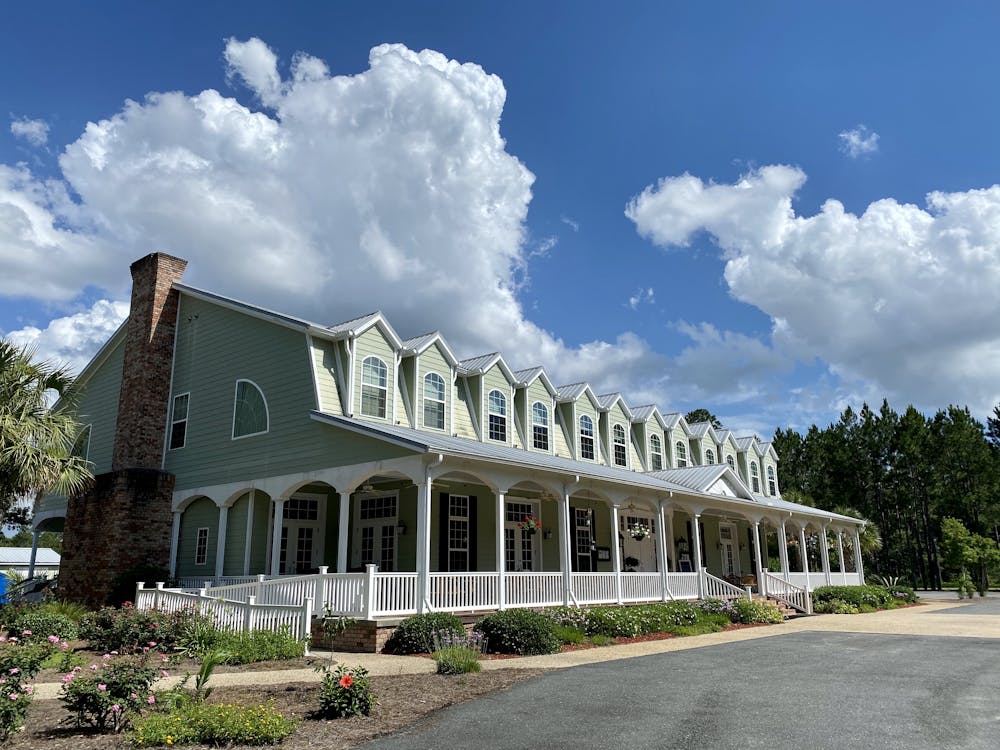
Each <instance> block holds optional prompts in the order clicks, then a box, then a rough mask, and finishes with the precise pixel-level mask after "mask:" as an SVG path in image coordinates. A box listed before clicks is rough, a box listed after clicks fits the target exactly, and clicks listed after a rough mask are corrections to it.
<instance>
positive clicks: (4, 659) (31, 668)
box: [0, 636, 59, 741]
mask: <svg viewBox="0 0 1000 750" xmlns="http://www.w3.org/2000/svg"><path fill="white" fill-rule="evenodd" d="M58 647H59V644H58V642H56V643H53V642H51V641H49V640H45V641H40V642H39V641H22V640H19V639H18V638H17V637H16V636H15V637H13V638H0V675H2V676H0V683H2V688H3V689H2V691H0V741H3V740H6V739H8V738H9V737H10V736H11V735H13V734H15V733H16V732H18V731H19V730H20V729H21V727H22V726H24V717H25V716H26V715H27V713H28V706H29V705H30V704H31V696H32V693H33V692H34V688H32V686H31V685H29V684H28V681H29V680H32V679H33V678H34V677H35V675H36V674H38V671H39V670H40V669H41V667H42V664H43V662H44V661H45V659H46V658H48V657H49V656H50V655H51V654H52V653H54V652H55V651H56V650H57V649H58Z"/></svg>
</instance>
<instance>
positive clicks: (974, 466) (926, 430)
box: [774, 401, 1000, 588]
mask: <svg viewBox="0 0 1000 750" xmlns="http://www.w3.org/2000/svg"><path fill="white" fill-rule="evenodd" d="M774 449H775V451H777V453H778V457H779V459H780V461H781V464H780V474H779V476H780V478H781V494H782V497H784V498H785V499H786V500H789V501H791V502H799V503H803V504H806V505H812V506H815V507H817V508H821V509H823V510H834V509H837V508H845V507H849V508H853V509H856V510H857V511H858V512H859V513H861V514H862V515H863V516H864V517H865V518H866V519H868V520H870V521H872V522H873V523H874V524H876V525H877V526H878V529H879V530H880V531H881V537H882V546H881V549H879V550H877V551H871V552H869V554H868V555H867V556H866V558H870V559H866V560H865V564H866V566H867V567H866V569H867V570H870V571H871V572H874V573H878V574H880V575H883V576H900V577H903V578H906V579H908V580H909V581H910V582H911V583H913V584H914V585H916V586H921V587H924V588H941V585H942V583H943V581H945V580H948V579H957V578H958V577H959V576H960V575H962V574H963V570H962V569H961V568H963V567H964V564H961V563H960V562H959V558H956V555H955V554H951V546H953V545H954V542H953V540H954V529H955V528H957V527H955V526H954V525H952V524H948V523H945V522H946V519H955V520H956V521H958V522H960V524H961V525H962V526H964V528H965V529H967V530H968V532H969V534H971V535H973V538H975V536H976V535H978V537H980V538H982V539H983V541H984V542H985V543H987V544H989V545H992V546H993V547H995V546H996V544H997V543H998V542H1000V406H997V407H996V408H995V409H994V410H993V415H992V416H991V417H990V418H989V419H988V420H987V424H986V425H984V424H982V423H981V422H979V421H977V420H976V419H975V418H974V417H973V416H972V414H971V413H970V412H969V409H968V408H967V407H958V406H949V407H947V408H945V409H941V410H939V411H938V412H937V413H936V414H934V416H932V417H928V416H925V415H924V414H922V413H921V412H919V411H917V409H915V408H914V407H913V406H909V407H907V409H906V410H905V411H904V412H903V413H902V414H899V413H897V412H896V411H895V410H893V409H892V408H891V407H890V406H889V404H888V402H886V401H883V402H882V406H881V408H880V409H879V410H878V411H875V410H873V409H871V408H870V407H869V406H868V404H865V405H863V406H862V407H861V409H860V410H859V411H855V410H853V409H852V408H851V407H847V408H846V409H844V411H843V413H842V414H841V415H840V418H839V419H838V420H837V421H836V422H834V423H832V424H830V425H829V426H828V427H826V428H823V429H820V428H819V427H817V426H816V425H813V426H812V427H810V428H809V430H808V431H807V432H806V433H805V434H804V435H802V434H800V433H798V432H796V431H795V430H792V429H785V430H782V429H778V430H777V431H776V432H775V434H774ZM943 527H944V533H943ZM950 545H951V546H950ZM979 574H980V575H981V576H982V577H983V580H985V576H986V574H987V571H986V570H985V568H982V569H981V570H980V571H979Z"/></svg>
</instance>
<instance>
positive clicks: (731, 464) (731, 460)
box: [726, 456, 736, 471]
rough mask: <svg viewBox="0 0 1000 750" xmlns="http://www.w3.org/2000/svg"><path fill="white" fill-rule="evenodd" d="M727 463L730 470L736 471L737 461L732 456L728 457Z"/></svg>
mask: <svg viewBox="0 0 1000 750" xmlns="http://www.w3.org/2000/svg"><path fill="white" fill-rule="evenodd" d="M726 463H727V464H729V468H730V469H732V470H733V471H736V459H735V458H733V457H732V456H726Z"/></svg>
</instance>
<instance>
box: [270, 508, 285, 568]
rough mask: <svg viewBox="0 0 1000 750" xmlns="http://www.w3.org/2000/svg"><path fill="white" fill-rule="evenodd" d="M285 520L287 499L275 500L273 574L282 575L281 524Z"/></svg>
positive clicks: (272, 541)
mask: <svg viewBox="0 0 1000 750" xmlns="http://www.w3.org/2000/svg"><path fill="white" fill-rule="evenodd" d="M284 521H285V499H284V498H278V499H277V500H275V501H274V519H273V523H272V524H271V529H272V531H271V575H273V576H279V575H281V525H282V524H283V523H284Z"/></svg>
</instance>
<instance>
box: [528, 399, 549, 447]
mask: <svg viewBox="0 0 1000 750" xmlns="http://www.w3.org/2000/svg"><path fill="white" fill-rule="evenodd" d="M531 444H532V446H533V447H535V448H537V449H538V450H540V451H547V450H548V449H549V410H548V409H547V408H546V407H545V404H543V403H542V402H541V401H536V402H535V403H533V404H532V405H531Z"/></svg>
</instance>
